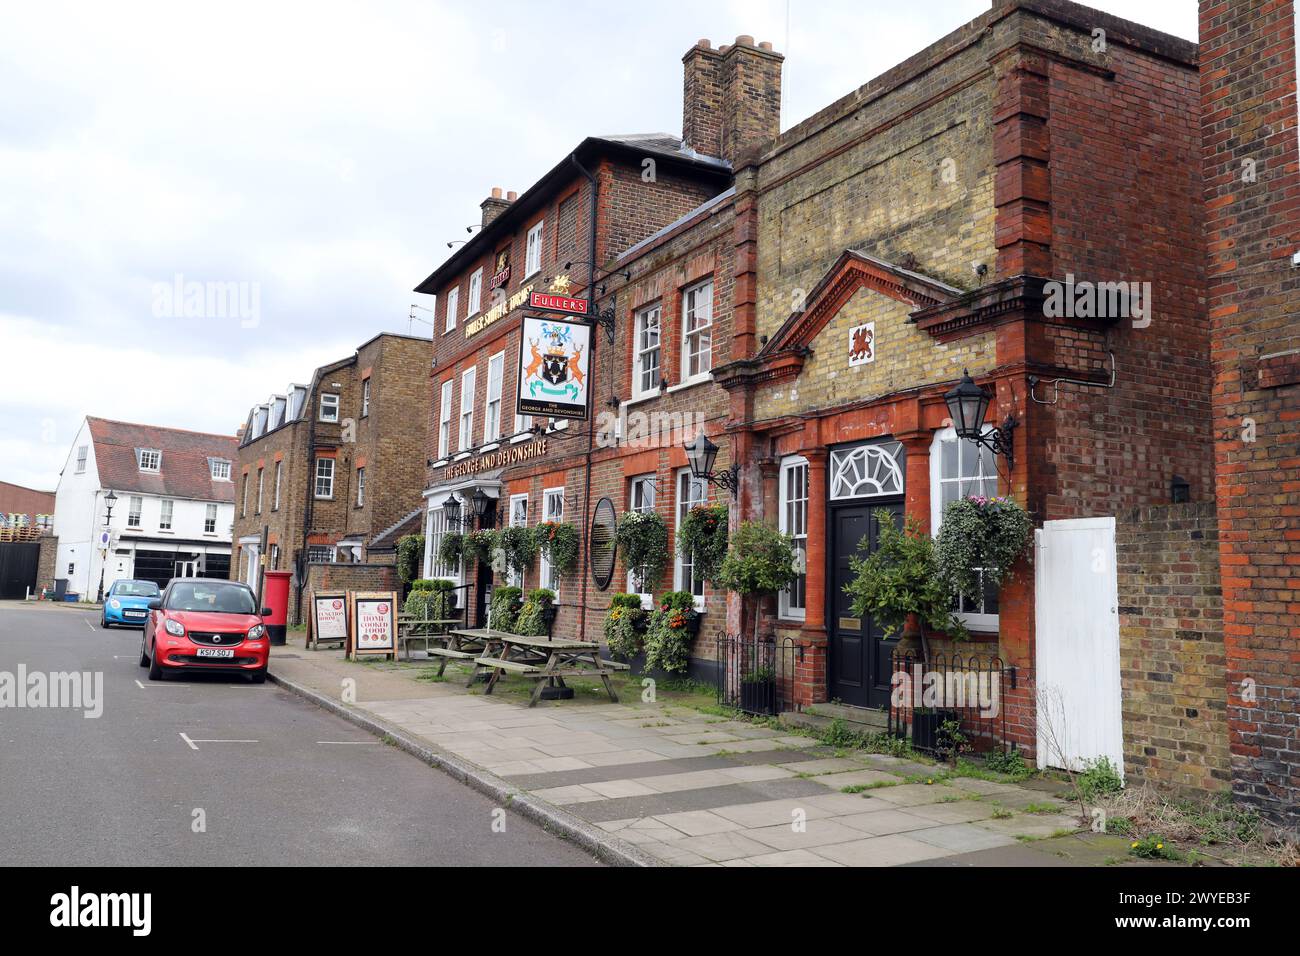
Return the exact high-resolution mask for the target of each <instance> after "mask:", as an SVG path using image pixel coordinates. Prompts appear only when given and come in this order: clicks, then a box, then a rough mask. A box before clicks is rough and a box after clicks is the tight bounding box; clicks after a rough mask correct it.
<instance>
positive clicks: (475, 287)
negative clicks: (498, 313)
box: [465, 266, 483, 318]
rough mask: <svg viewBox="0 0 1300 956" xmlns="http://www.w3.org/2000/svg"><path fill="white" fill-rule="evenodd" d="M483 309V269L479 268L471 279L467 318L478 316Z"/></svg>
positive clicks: (466, 309) (466, 308)
mask: <svg viewBox="0 0 1300 956" xmlns="http://www.w3.org/2000/svg"><path fill="white" fill-rule="evenodd" d="M482 307H483V267H482V266H479V267H478V268H477V269H476V270H475V271H474V274H473V275H471V276H470V277H469V300H468V301H467V302H466V307H465V317H466V318H469V317H470V316H472V315H478V311H479V309H481V308H482Z"/></svg>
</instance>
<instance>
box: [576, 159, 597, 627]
mask: <svg viewBox="0 0 1300 956" xmlns="http://www.w3.org/2000/svg"><path fill="white" fill-rule="evenodd" d="M569 161H570V162H571V163H573V165H574V166H575V167H577V170H578V172H580V173H582V175H583V176H584V177H586V179H587V182H588V183H590V184H591V209H590V210H589V211H588V213H587V219H588V222H589V226H590V228H589V230H588V243H587V268H588V269H590V270H591V271H590V272H588V273H587V314H588V317H589V318H591V319H594V317H595V315H596V212H597V209H598V198H599V194H600V184H599V181H598V180H597V179H596V177H595V176H594V175H593V174H592V173H591V171H590V170H588V169H587V168H586V167H585V166H583V165H582V163H580V162H579V161H578V154H577V153H576V152H573V153H570V154H569ZM599 329H600V326H599V325H595V326H593V328H592V336H591V352H590V354H589V360H590V362H591V365H590V369H591V383H590V385H589V387H588V389H587V394H588V396H589V401H588V415H587V453H586V456H585V463H584V471H585V475H584V478H583V481H584V488H583V492H582V509H583V513H582V527H583V535H584V545H583V548H582V571H581V575H582V589H581V591H580V592H579V593H580V595H581V598H580V600H581V602H582V606H581V608H580V609H579V611H578V634H579V639H581V637H582V635H585V634H586V633H587V578H588V576H589V570H590V561H591V540H590V537H591V534H590V532H591V450H592V446H593V444H594V443H595V437H596V409H595V401H594V399H595V396H596V394H597V392H596V389H595V381H596V373H597V365H596V342H597V340H598V339H599V338H600V336H599V335H598V334H597V333H598V332H599Z"/></svg>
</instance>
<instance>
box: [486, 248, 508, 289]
mask: <svg viewBox="0 0 1300 956" xmlns="http://www.w3.org/2000/svg"><path fill="white" fill-rule="evenodd" d="M509 282H510V250H509V249H502V250H501V251H500V252H498V253H497V261H496V268H495V269H493V271H492V281H491V282H490V283H488V288H489V289H504V288H505V287H506V284H507V283H509Z"/></svg>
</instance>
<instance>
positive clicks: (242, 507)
mask: <svg viewBox="0 0 1300 956" xmlns="http://www.w3.org/2000/svg"><path fill="white" fill-rule="evenodd" d="M243 481H244V490H243V492H242V493H241V494H240V501H239V517H241V518H247V517H248V472H244V475H243Z"/></svg>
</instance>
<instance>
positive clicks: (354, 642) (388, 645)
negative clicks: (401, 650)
mask: <svg viewBox="0 0 1300 956" xmlns="http://www.w3.org/2000/svg"><path fill="white" fill-rule="evenodd" d="M348 610H349V614H348V618H349V620H350V622H351V624H352V634H351V636H350V639H349V641H348V656H349V657H351V658H352V659H353V660H356V659H357V658H359V657H364V656H366V655H368V654H392V655H393V656H394V658H395V657H396V656H397V592H396V591H349V592H348Z"/></svg>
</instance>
